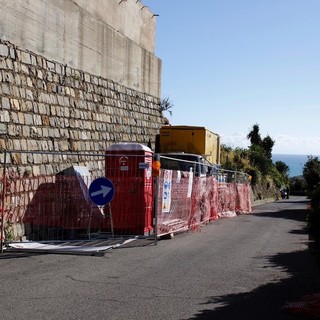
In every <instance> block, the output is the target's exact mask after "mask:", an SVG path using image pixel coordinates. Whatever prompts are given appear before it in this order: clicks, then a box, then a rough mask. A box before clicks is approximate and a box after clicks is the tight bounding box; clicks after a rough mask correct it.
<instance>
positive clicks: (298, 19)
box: [141, 0, 320, 155]
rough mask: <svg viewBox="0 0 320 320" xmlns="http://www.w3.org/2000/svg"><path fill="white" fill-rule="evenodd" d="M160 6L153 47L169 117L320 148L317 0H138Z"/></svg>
mask: <svg viewBox="0 0 320 320" xmlns="http://www.w3.org/2000/svg"><path fill="white" fill-rule="evenodd" d="M141 1H142V3H143V4H144V5H146V6H148V7H149V9H150V10H151V11H152V12H154V13H156V14H159V17H157V18H156V19H157V25H156V55H157V56H158V57H159V58H160V59H161V60H162V97H163V98H164V97H168V98H169V99H170V100H171V102H172V103H173V105H174V106H173V108H172V112H173V114H172V116H170V115H169V114H168V113H167V114H166V116H167V117H168V118H169V120H170V122H171V124H172V125H195V126H205V127H206V128H207V129H209V130H211V131H213V132H216V133H218V134H220V135H221V138H222V143H224V144H226V145H228V146H231V147H242V148H246V147H247V146H248V145H249V141H248V140H247V139H246V136H247V134H248V133H249V131H250V130H251V128H252V126H253V125H254V124H256V123H257V124H259V126H260V132H261V136H262V137H265V136H266V135H270V137H271V138H272V139H273V140H275V146H274V148H273V153H290V154H307V155H318V154H320V19H319V14H320V0H141Z"/></svg>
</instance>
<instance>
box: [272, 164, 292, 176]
mask: <svg viewBox="0 0 320 320" xmlns="http://www.w3.org/2000/svg"><path fill="white" fill-rule="evenodd" d="M275 167H276V169H277V170H278V171H279V172H280V173H281V174H282V175H284V176H288V175H289V171H290V168H289V167H288V166H287V165H286V163H285V162H283V161H276V163H275Z"/></svg>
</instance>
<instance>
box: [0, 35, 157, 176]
mask: <svg viewBox="0 0 320 320" xmlns="http://www.w3.org/2000/svg"><path fill="white" fill-rule="evenodd" d="M162 124H163V116H162V113H161V110H160V101H159V99H158V98H156V97H153V96H150V95H148V94H145V93H142V92H138V91H135V90H133V89H129V88H127V87H124V86H121V85H119V84H118V83H115V82H113V81H110V80H108V79H104V78H101V77H99V76H95V75H93V74H89V73H85V72H83V71H81V70H76V69H73V68H70V67H68V66H67V65H63V64H61V63H59V62H56V61H50V60H48V59H46V58H45V57H42V56H40V55H37V54H35V53H33V52H29V51H26V50H22V49H20V48H18V47H17V46H15V45H14V44H12V43H10V42H7V41H1V40H0V150H1V151H4V150H14V151H16V152H15V153H12V154H11V153H10V157H9V158H8V159H6V161H7V163H8V165H10V166H11V167H15V168H19V170H20V171H22V173H23V172H25V171H27V172H30V173H31V174H33V175H38V174H52V173H56V172H58V171H60V170H63V169H64V168H65V167H68V166H70V165H75V164H76V165H87V166H89V167H90V170H92V171H95V170H102V169H103V168H102V167H103V164H102V162H101V161H96V160H93V158H92V157H79V156H72V155H70V154H71V153H78V154H79V153H80V154H81V153H97V154H103V153H104V151H105V150H106V148H107V147H108V146H109V145H111V144H114V143H118V142H138V143H143V144H147V143H148V142H149V141H151V143H152V144H153V145H154V141H155V136H156V134H157V133H158V132H159V128H160V127H161V126H162ZM21 151H22V153H21ZM30 151H32V152H34V153H32V154H29V153H23V152H30ZM38 152H41V153H38ZM1 162H3V153H2V154H1Z"/></svg>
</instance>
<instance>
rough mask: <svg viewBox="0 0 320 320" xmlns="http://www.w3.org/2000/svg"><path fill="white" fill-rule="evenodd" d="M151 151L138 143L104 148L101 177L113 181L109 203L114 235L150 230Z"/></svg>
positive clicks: (149, 231)
mask: <svg viewBox="0 0 320 320" xmlns="http://www.w3.org/2000/svg"><path fill="white" fill-rule="evenodd" d="M152 159H153V152H152V151H151V149H150V148H148V147H147V146H145V145H142V144H139V143H118V144H114V145H112V146H111V147H109V148H108V149H107V151H106V161H105V176H106V178H108V179H110V180H111V181H112V182H113V184H114V189H115V195H114V198H113V200H112V202H111V203H110V207H106V210H109V209H110V210H111V213H112V220H113V228H114V233H115V234H122V235H124V234H128V235H129V234H130V235H132V234H134V235H150V234H152V233H153V226H152V220H153V219H152V211H153V180H152Z"/></svg>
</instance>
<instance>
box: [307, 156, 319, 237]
mask: <svg viewBox="0 0 320 320" xmlns="http://www.w3.org/2000/svg"><path fill="white" fill-rule="evenodd" d="M303 177H304V180H305V185H306V194H307V196H308V197H309V198H310V207H311V208H310V210H309V212H308V225H309V228H310V232H311V233H312V234H314V235H317V236H319V230H320V161H319V159H318V157H313V156H309V157H308V161H307V162H306V163H305V165H304V168H303Z"/></svg>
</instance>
